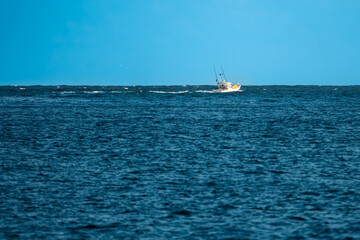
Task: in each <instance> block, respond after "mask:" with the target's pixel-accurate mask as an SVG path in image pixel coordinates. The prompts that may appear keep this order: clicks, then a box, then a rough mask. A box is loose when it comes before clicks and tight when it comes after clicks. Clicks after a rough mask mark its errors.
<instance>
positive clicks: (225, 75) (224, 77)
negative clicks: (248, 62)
mask: <svg viewBox="0 0 360 240" xmlns="http://www.w3.org/2000/svg"><path fill="white" fill-rule="evenodd" d="M221 71H222V74H223V75H224V78H225V81H227V79H226V75H225V72H224V69H223V67H222V66H221Z"/></svg>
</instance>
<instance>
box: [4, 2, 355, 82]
mask: <svg viewBox="0 0 360 240" xmlns="http://www.w3.org/2000/svg"><path fill="white" fill-rule="evenodd" d="M213 65H216V66H220V65H222V66H223V67H224V70H225V71H226V74H227V77H228V79H229V80H232V81H233V82H240V83H242V84H286V85H296V84H311V85H346V84H360V1H356V0H346V1H341V0H322V1H320V0H297V1H296V0H294V1H289V0H283V1H282V0H274V1H268V0H248V1H247V0H106V1H102V0H96V1H95V0H18V1H14V0H0V85H6V84H10V85H22V84H23V85H32V84H41V85H55V84H70V85H80V84H81V85H83V84H90V85H158V84H162V85H182V84H193V85H200V84H215V81H214V76H213V75H214V73H213Z"/></svg>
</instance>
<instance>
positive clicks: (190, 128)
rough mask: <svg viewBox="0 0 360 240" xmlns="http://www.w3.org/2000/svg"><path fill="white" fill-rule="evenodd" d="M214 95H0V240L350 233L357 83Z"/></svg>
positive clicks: (163, 91)
mask: <svg viewBox="0 0 360 240" xmlns="http://www.w3.org/2000/svg"><path fill="white" fill-rule="evenodd" d="M214 88H215V87H214V86H169V87H166V86H158V87H144V86H126V87H103V86H78V87H71V86H59V87H57V86H54V87H42V86H25V87H24V86H18V87H14V86H10V87H0V129H1V134H0V150H1V155H0V157H1V159H0V178H1V182H0V196H1V200H0V217H1V218H0V219H1V220H0V238H2V239H13V238H15V239H16V238H18V239H40V238H54V239H57V238H67V239H88V238H90V239H111V238H114V239H141V238H145V239H169V238H180V239H218V238H227V239H261V238H264V239H312V238H313V239H347V238H348V239H357V238H358V237H359V234H360V228H359V227H358V226H359V225H360V222H359V216H360V210H359V207H358V205H359V204H358V203H359V202H360V189H359V187H358V186H359V184H360V175H359V172H360V160H359V159H360V147H359V146H360V138H359V136H360V115H359V106H360V87H359V86H349V87H343V86H336V87H333V86H322V87H320V86H292V87H290V86H266V87H265V86H252V87H246V86H245V87H244V92H242V93H233V94H232V93H230V94H214V93H213V92H212V91H213V90H214ZM335 89H336V90H335Z"/></svg>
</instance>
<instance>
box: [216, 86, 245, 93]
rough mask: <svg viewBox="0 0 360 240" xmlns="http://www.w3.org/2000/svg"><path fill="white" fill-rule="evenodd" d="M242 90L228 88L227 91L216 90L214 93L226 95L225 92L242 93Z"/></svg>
mask: <svg viewBox="0 0 360 240" xmlns="http://www.w3.org/2000/svg"><path fill="white" fill-rule="evenodd" d="M242 91H243V90H241V89H240V87H238V88H228V89H218V90H216V92H221V93H226V92H242Z"/></svg>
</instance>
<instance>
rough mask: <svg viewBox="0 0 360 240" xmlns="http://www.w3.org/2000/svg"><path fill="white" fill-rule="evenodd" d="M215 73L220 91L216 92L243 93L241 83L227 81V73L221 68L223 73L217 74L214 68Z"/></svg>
mask: <svg viewBox="0 0 360 240" xmlns="http://www.w3.org/2000/svg"><path fill="white" fill-rule="evenodd" d="M214 71H215V78H216V83H217V86H218V89H216V90H215V91H216V92H242V91H243V90H241V89H240V88H241V85H240V84H239V83H238V84H232V83H231V82H228V81H227V79H226V75H225V72H224V70H223V68H222V67H221V71H222V73H219V74H217V73H216V69H215V67H214Z"/></svg>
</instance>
